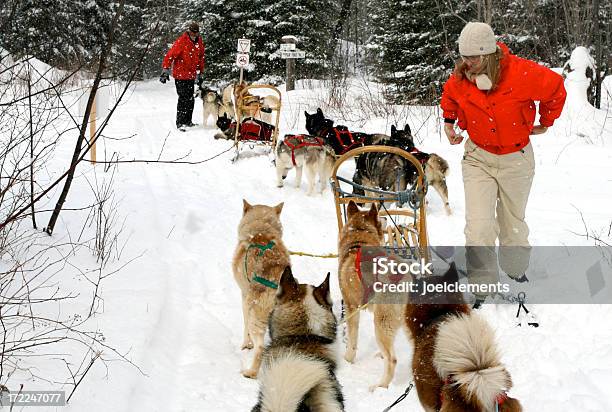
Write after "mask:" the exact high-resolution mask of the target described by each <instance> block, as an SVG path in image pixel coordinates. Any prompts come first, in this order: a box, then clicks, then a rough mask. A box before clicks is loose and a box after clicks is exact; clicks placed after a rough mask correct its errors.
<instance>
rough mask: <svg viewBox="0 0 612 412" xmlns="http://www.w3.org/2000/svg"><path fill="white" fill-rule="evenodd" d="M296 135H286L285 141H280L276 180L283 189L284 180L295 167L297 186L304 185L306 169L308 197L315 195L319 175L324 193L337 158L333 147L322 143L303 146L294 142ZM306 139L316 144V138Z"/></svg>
mask: <svg viewBox="0 0 612 412" xmlns="http://www.w3.org/2000/svg"><path fill="white" fill-rule="evenodd" d="M295 138H296V135H285V137H284V138H283V140H281V141H279V143H278V145H277V146H276V152H275V154H276V159H275V164H276V178H277V186H278V187H283V180H284V179H285V178H286V177H287V173H288V172H289V170H291V169H293V168H294V167H295V186H296V187H298V188H299V187H301V185H302V171H303V170H304V168H305V169H306V176H307V177H308V195H313V194H314V191H315V185H316V183H317V181H316V179H317V175H318V176H319V184H320V190H319V192H320V193H322V192H323V191H325V188H326V187H327V184H328V181H329V178H330V176H331V172H332V168H333V167H334V162H335V156H334V151H333V149H332V148H331V146H329V145H327V144H325V143H322V144H320V145H319V144H315V143H309V144H307V145H302V146H301V147H300V145H301V143H300V142H299V141H296V140H293V139H295ZM304 139H306V140H305V141H306V142H308V141H310V142H316V141H317V140H316V139H317V138H316V137H314V136H308V135H305V136H304Z"/></svg>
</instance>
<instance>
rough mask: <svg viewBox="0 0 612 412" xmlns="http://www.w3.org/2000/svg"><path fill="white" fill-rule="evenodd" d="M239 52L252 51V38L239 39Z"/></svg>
mask: <svg viewBox="0 0 612 412" xmlns="http://www.w3.org/2000/svg"><path fill="white" fill-rule="evenodd" d="M236 50H237V51H238V53H248V52H250V51H251V40H249V39H238V47H237V49H236Z"/></svg>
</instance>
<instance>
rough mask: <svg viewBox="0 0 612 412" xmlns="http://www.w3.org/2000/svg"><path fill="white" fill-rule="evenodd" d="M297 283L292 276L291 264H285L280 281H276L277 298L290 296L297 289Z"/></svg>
mask: <svg viewBox="0 0 612 412" xmlns="http://www.w3.org/2000/svg"><path fill="white" fill-rule="evenodd" d="M298 286H299V285H298V283H297V282H296V281H295V278H294V277H293V272H292V271H291V266H286V267H285V270H284V271H283V274H282V275H281V278H280V282H278V291H277V292H276V298H277V299H283V298H285V297H288V296H291V295H293V294H294V293H296V292H297V291H298Z"/></svg>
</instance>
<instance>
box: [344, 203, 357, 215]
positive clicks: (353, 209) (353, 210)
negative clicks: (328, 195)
mask: <svg viewBox="0 0 612 412" xmlns="http://www.w3.org/2000/svg"><path fill="white" fill-rule="evenodd" d="M357 212H359V207H358V206H357V203H355V202H354V201H352V200H351V201H350V202H349V204H348V207H347V208H346V214H347V216H348V217H351V216H352V215H354V214H355V213H357Z"/></svg>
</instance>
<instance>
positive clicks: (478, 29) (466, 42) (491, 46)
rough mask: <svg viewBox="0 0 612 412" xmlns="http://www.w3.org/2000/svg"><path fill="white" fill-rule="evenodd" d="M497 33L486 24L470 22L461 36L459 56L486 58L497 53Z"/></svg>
mask: <svg viewBox="0 0 612 412" xmlns="http://www.w3.org/2000/svg"><path fill="white" fill-rule="evenodd" d="M496 49H497V44H496V43H495V33H493V29H492V28H491V26H489V25H488V24H486V23H480V22H470V23H468V24H466V25H465V27H464V28H463V30H461V34H460V35H459V54H461V55H462V56H484V55H485V54H491V53H495V50H496Z"/></svg>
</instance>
